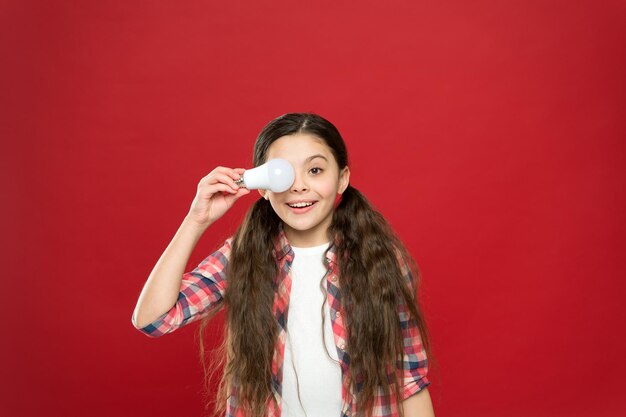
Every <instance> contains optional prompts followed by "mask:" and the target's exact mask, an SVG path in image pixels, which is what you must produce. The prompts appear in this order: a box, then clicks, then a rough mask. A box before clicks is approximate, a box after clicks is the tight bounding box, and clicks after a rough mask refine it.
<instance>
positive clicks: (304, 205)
mask: <svg viewBox="0 0 626 417" xmlns="http://www.w3.org/2000/svg"><path fill="white" fill-rule="evenodd" d="M315 203H317V201H313V202H310V203H297V204H293V205H292V204H289V203H285V204H287V206H289V207H291V208H293V209H301V208H307V207H311V206H313V205H314V204H315Z"/></svg>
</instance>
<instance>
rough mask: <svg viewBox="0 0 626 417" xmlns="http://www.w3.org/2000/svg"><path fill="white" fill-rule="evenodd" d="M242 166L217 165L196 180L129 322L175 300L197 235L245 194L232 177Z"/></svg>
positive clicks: (143, 321) (141, 320)
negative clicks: (179, 221) (181, 217)
mask: <svg viewBox="0 0 626 417" xmlns="http://www.w3.org/2000/svg"><path fill="white" fill-rule="evenodd" d="M243 172H244V169H242V168H235V169H231V168H226V167H217V168H215V169H214V170H213V171H211V173H210V174H209V175H207V176H206V177H204V178H202V179H201V180H200V182H199V183H198V191H197V193H196V196H195V198H194V200H193V202H192V204H191V208H190V210H189V213H188V214H187V216H185V219H184V220H183V222H182V224H181V226H180V227H179V229H178V231H177V232H176V234H175V235H174V238H173V239H172V241H171V242H170V244H169V245H168V246H167V248H166V249H165V252H163V254H162V255H161V258H160V259H159V260H158V262H157V263H156V265H155V267H154V268H153V270H152V272H151V273H150V276H149V277H148V280H147V281H146V283H145V284H144V287H143V289H142V291H141V294H140V295H139V299H138V301H137V305H136V306H135V310H134V311H133V316H132V323H133V325H134V326H135V327H136V328H138V329H140V328H143V327H145V326H146V325H148V324H150V323H152V322H154V321H155V320H156V319H158V318H159V317H160V316H162V315H164V314H165V313H166V312H168V311H169V310H170V309H172V307H173V306H174V305H175V304H176V302H177V300H178V298H179V294H180V290H181V283H182V280H183V275H184V272H185V267H186V265H187V262H188V261H189V258H190V256H191V253H192V252H193V250H194V248H195V247H196V244H197V243H198V240H199V239H200V237H201V236H202V235H203V234H204V232H205V231H206V229H207V228H208V227H209V226H210V225H211V224H213V223H214V222H215V221H216V220H217V219H219V218H220V217H222V216H223V215H224V213H226V211H228V209H230V208H231V207H232V205H233V204H234V203H235V201H237V200H238V199H239V198H240V197H242V196H244V195H246V194H249V193H250V191H249V190H248V189H246V188H243V187H239V186H237V184H235V180H237V179H239V178H240V177H241V174H243Z"/></svg>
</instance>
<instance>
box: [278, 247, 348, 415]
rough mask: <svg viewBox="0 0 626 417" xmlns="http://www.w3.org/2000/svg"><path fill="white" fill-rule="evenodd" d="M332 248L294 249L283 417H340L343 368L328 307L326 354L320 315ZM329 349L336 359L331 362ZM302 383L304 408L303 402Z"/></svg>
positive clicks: (283, 391) (325, 308) (284, 375)
mask: <svg viewBox="0 0 626 417" xmlns="http://www.w3.org/2000/svg"><path fill="white" fill-rule="evenodd" d="M329 244H330V242H329V243H325V244H323V245H320V246H315V247H310V248H296V247H293V246H292V248H293V250H294V253H295V256H294V259H293V264H292V268H291V274H292V275H291V276H292V283H291V295H290V298H289V313H288V318H287V335H286V336H287V340H286V342H285V359H284V360H285V362H284V364H283V384H282V400H283V401H282V407H281V409H282V410H281V413H282V414H281V416H283V417H287V416H288V417H305V416H306V417H333V416H339V415H341V367H340V365H339V358H338V356H337V348H336V347H335V340H334V335H333V329H332V321H331V319H330V310H329V307H328V303H326V304H325V305H324V316H325V321H324V335H325V341H326V349H325V348H324V340H323V339H322V316H321V314H322V313H321V311H322V304H323V303H324V298H325V289H326V282H325V280H324V281H323V282H322V278H323V277H324V275H325V274H326V271H327V267H326V266H325V265H324V263H323V259H324V252H325V251H326V249H327V248H328V246H329ZM320 283H322V285H323V287H324V292H322V289H321V288H320ZM326 350H327V351H328V353H329V354H330V356H331V357H332V358H333V360H331V359H330V358H329V357H328V354H327V353H326ZM296 374H297V379H296ZM298 384H299V390H300V400H302V405H301V404H300V400H299V399H298ZM302 407H304V409H303V408H302ZM305 410H306V414H305Z"/></svg>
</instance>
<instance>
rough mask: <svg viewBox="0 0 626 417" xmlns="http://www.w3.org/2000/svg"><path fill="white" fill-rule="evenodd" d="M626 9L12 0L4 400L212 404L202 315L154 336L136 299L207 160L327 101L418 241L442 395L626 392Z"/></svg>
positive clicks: (535, 407)
mask: <svg viewBox="0 0 626 417" xmlns="http://www.w3.org/2000/svg"><path fill="white" fill-rule="evenodd" d="M625 15H626V6H625V3H624V2H623V1H602V2H595V1H592V0H586V1H496V0H494V1H485V0H481V1H454V2H452V1H420V2H415V1H401V2H380V1H376V2H372V1H359V2H356V1H354V2H339V1H316V2H310V3H304V2H303V3H301V2H293V1H279V2H278V1H268V2H257V1H247V2H240V1H237V2H235V1H220V2H217V1H212V2H209V1H181V2H174V1H170V2H166V1H57V2H34V1H24V0H20V1H17V0H14V1H8V2H7V1H3V2H2V6H1V8H0V16H2V17H1V22H0V23H1V24H0V28H1V29H0V31H1V33H2V36H0V42H1V48H2V57H3V64H2V66H1V69H0V71H1V72H2V77H1V81H0V82H1V85H0V87H1V90H0V105H1V109H0V110H1V111H0V119H1V120H0V122H1V126H0V128H1V129H2V130H1V137H2V145H3V146H2V152H1V155H2V157H1V167H2V173H1V174H2V175H1V178H2V184H1V186H2V190H3V196H4V198H3V200H4V202H3V204H2V205H1V206H2V208H1V210H2V213H1V216H0V219H1V220H0V221H1V222H2V230H3V233H2V235H3V242H4V243H3V245H2V257H3V258H4V259H3V263H2V264H3V265H4V267H5V268H4V273H3V281H4V284H3V291H2V294H3V297H2V298H3V308H4V314H3V317H4V319H3V323H2V324H3V326H2V327H3V329H2V335H3V336H2V344H1V346H2V347H1V349H2V352H1V354H2V361H3V362H4V363H3V364H2V370H3V382H2V385H3V386H2V387H0V388H1V389H0V396H1V403H0V407H1V408H0V414H1V415H3V416H66V417H70V416H85V415H87V416H93V417H95V416H113V415H114V416H165V415H170V416H183V415H184V416H200V415H201V413H202V406H201V397H200V388H201V368H200V365H199V363H198V359H197V347H196V341H195V340H194V335H195V332H196V330H197V327H196V325H195V324H194V325H190V326H188V327H186V328H183V329H180V330H179V331H178V332H176V333H173V334H171V335H168V336H165V337H163V338H160V339H150V338H147V337H145V336H143V335H142V334H140V333H139V332H138V331H137V330H135V329H134V328H133V327H132V325H131V322H130V318H131V313H132V310H133V308H134V306H135V303H136V301H137V297H138V295H139V292H140V290H141V288H142V286H143V283H144V282H145V280H146V279H147V277H148V275H149V273H150V271H151V270H152V268H153V266H154V264H155V263H156V261H157V260H158V258H159V257H160V255H161V253H162V252H163V250H164V249H165V247H166V246H167V244H168V243H169V241H170V240H171V238H172V237H173V235H174V233H175V232H176V230H177V229H178V226H179V225H180V222H181V221H182V219H183V217H184V216H185V214H186V213H187V211H188V209H189V206H190V204H191V201H192V200H193V197H194V195H195V191H196V186H197V183H198V181H199V180H200V178H201V177H203V176H205V175H206V174H208V173H209V172H210V171H211V170H212V169H213V168H215V167H216V166H218V165H224V166H230V167H244V168H249V167H250V163H251V160H252V145H253V142H254V138H255V137H256V135H257V134H258V132H259V131H260V130H261V128H262V127H263V126H264V125H265V124H266V123H267V122H268V121H269V120H271V119H273V118H274V117H277V116H279V115H281V114H283V113H286V112H292V111H313V112H317V113H319V114H321V115H322V116H324V117H326V118H328V119H329V120H331V121H332V122H333V123H334V124H335V125H336V126H337V127H338V128H339V130H340V131H341V133H342V134H343V135H344V137H345V140H346V142H347V144H348V149H349V151H350V158H351V167H352V178H351V179H352V184H353V185H354V186H355V187H357V188H359V189H360V190H361V191H363V192H364V193H365V194H366V195H367V196H368V197H369V198H370V199H371V201H372V202H373V204H374V205H375V206H376V207H378V208H379V209H380V211H381V212H382V213H383V214H384V215H385V216H386V217H387V218H388V219H389V221H390V222H391V223H392V225H393V226H394V228H395V229H396V230H397V231H398V233H399V234H400V236H401V237H402V238H403V239H404V241H405V242H406V244H407V245H408V247H409V249H410V250H411V252H412V254H413V256H414V257H415V259H416V260H417V262H418V264H419V266H420V267H421V270H422V274H423V284H422V293H421V298H422V303H423V304H424V309H425V312H426V314H427V317H428V320H429V324H430V328H431V332H432V337H433V343H434V349H435V353H436V355H437V359H438V361H439V363H440V373H439V375H436V374H435V373H434V372H433V373H432V379H433V384H432V385H431V387H430V392H431V396H432V398H433V403H434V406H435V411H436V414H437V416H439V417H441V416H458V417H461V416H589V415H593V416H617V415H624V413H626V401H625V400H624V396H623V391H624V388H626V386H625V385H626V384H624V382H623V378H624V373H625V371H626V369H625V368H626V366H625V365H624V363H625V362H624V359H623V356H624V353H625V352H626V349H625V348H626V341H625V337H624V324H625V313H624V308H623V306H622V303H623V301H624V290H625V289H626V288H625V285H624V278H626V274H625V272H626V271H625V268H624V262H623V259H624V254H625V253H626V245H625V242H626V239H625V238H624V235H625V223H626V222H625V218H624V212H625V208H626V207H625V206H626V204H625V203H626V201H625V200H626V199H625V195H624V189H625V184H624V182H625V181H624V179H625V178H624V177H625V170H624V163H625V162H626V161H625V160H626V153H625V146H624V139H625V135H624V133H625V131H626V129H625V122H624V110H625V98H626V92H625V88H624V87H625V74H626V68H625V67H626V64H625V63H626V60H625V55H624V53H625V51H626V42H625V39H626V36H625V35H626V29H624V27H625V26H624V21H626V19H625V17H626V16H625ZM255 198H257V194H256V193H253V194H251V196H246V197H244V198H243V199H242V200H240V201H239V202H238V203H237V205H236V206H235V207H234V208H233V209H232V210H231V211H230V212H229V213H227V215H226V216H225V217H223V218H222V219H221V220H220V221H219V222H218V223H216V224H215V225H214V226H213V227H211V228H210V229H209V231H208V232H207V233H206V234H205V236H204V237H203V238H202V239H201V240H200V242H199V244H198V246H197V247H196V250H195V252H194V253H193V255H192V257H191V259H190V262H189V264H188V265H189V269H191V268H193V267H195V266H196V265H197V264H198V263H199V262H200V261H201V260H202V259H203V258H204V257H205V256H206V255H208V253H210V251H212V250H213V249H214V248H215V247H216V246H217V245H218V244H220V243H221V242H222V241H223V239H224V238H225V237H227V236H228V235H230V234H231V233H232V232H233V231H234V229H235V227H236V225H237V224H238V222H239V221H240V220H241V217H242V216H243V213H244V212H245V210H246V209H247V208H248V207H249V205H250V204H251V203H252V201H253V200H254V199H255ZM220 329H221V323H220V322H219V321H215V322H214V326H213V327H212V328H211V333H212V334H213V339H215V340H216V339H217V338H219V330H220ZM215 340H213V341H212V342H211V344H214V342H215Z"/></svg>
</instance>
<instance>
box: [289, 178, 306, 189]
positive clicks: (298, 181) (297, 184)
mask: <svg viewBox="0 0 626 417" xmlns="http://www.w3.org/2000/svg"><path fill="white" fill-rule="evenodd" d="M306 190H308V188H307V185H306V184H305V182H304V180H303V179H302V177H301V176H300V175H298V174H296V178H295V179H294V181H293V185H292V186H291V191H293V192H299V191H306Z"/></svg>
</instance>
